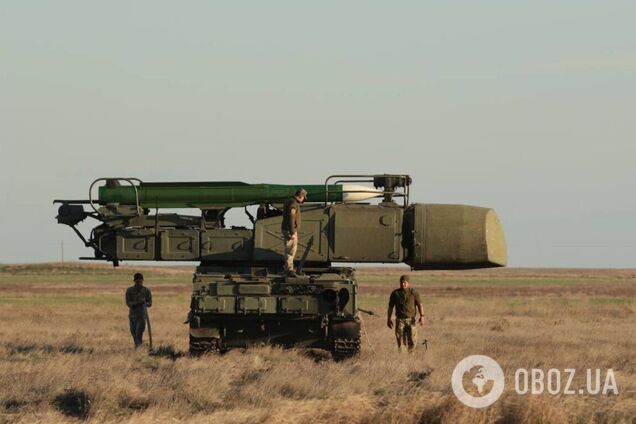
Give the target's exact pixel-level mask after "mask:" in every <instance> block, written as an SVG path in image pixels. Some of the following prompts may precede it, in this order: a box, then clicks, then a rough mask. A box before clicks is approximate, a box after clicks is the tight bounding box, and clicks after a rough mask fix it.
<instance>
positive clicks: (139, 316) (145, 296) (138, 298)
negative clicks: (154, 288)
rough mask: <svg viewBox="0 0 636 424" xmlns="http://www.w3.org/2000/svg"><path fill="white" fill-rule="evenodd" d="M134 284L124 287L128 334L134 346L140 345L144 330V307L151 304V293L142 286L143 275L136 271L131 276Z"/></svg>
mask: <svg viewBox="0 0 636 424" xmlns="http://www.w3.org/2000/svg"><path fill="white" fill-rule="evenodd" d="M133 281H134V282H135V284H134V285H133V286H131V287H128V289H126V305H127V306H128V320H129V321H130V334H131V335H132V338H133V341H134V342H135V348H136V349H137V348H139V347H141V343H142V339H143V336H144V331H145V330H146V314H147V313H148V312H147V311H146V308H150V307H151V306H152V293H151V292H150V289H149V288H148V287H145V286H144V276H143V275H142V274H141V273H139V272H137V273H135V276H134V277H133Z"/></svg>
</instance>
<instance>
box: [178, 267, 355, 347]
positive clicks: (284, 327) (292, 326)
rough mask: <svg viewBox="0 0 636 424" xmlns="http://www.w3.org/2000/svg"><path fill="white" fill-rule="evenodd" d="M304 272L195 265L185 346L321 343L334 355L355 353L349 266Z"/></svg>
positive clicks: (303, 344) (351, 281) (309, 345)
mask: <svg viewBox="0 0 636 424" xmlns="http://www.w3.org/2000/svg"><path fill="white" fill-rule="evenodd" d="M305 272H306V274H305V275H302V276H298V277H294V278H291V277H284V276H281V275H280V274H270V273H268V272H267V270H266V269H254V268H251V269H245V270H243V271H242V272H237V271H236V269H227V270H226V269H223V268H218V267H205V266H201V267H199V268H198V269H197V272H196V273H195V275H194V280H193V292H192V302H191V311H190V315H189V323H190V352H191V353H192V354H195V355H198V354H203V353H206V352H210V351H219V352H223V351H226V350H228V349H232V348H245V347H249V346H255V345H256V346H258V345H266V344H273V345H281V346H285V347H294V346H298V347H304V348H319V349H324V350H327V351H329V352H331V353H332V355H333V357H334V358H335V359H344V358H348V357H351V356H355V355H356V354H358V353H359V351H360V320H359V318H358V317H357V312H356V302H357V299H356V297H357V283H356V280H355V276H354V273H353V270H352V269H350V268H323V269H307V270H305Z"/></svg>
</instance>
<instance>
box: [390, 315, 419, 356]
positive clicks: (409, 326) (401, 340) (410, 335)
mask: <svg viewBox="0 0 636 424" xmlns="http://www.w3.org/2000/svg"><path fill="white" fill-rule="evenodd" d="M395 339H396V340H397V345H398V350H399V351H400V352H401V351H402V346H408V349H409V352H412V351H413V349H415V345H416V344H417V326H416V322H415V318H398V319H396V320H395Z"/></svg>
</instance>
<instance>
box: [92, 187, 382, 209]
mask: <svg viewBox="0 0 636 424" xmlns="http://www.w3.org/2000/svg"><path fill="white" fill-rule="evenodd" d="M298 187H302V188H304V189H305V190H306V191H307V199H306V201H307V202H324V201H325V200H326V201H328V202H359V201H363V200H368V199H372V198H374V197H379V196H382V194H383V192H382V191H381V190H377V189H374V188H372V187H367V186H363V185H352V184H332V185H328V186H325V185H311V184H309V185H298V186H295V185H293V186H292V185H281V184H247V183H242V182H185V183H144V182H142V183H139V184H138V185H136V186H135V187H133V186H109V184H107V185H104V186H101V187H99V191H98V203H99V204H101V205H105V204H108V203H118V204H120V205H135V204H136V203H137V196H138V199H139V206H141V207H142V208H200V209H208V208H219V207H240V206H247V205H253V204H260V203H281V202H284V201H285V199H288V198H289V197H291V196H293V195H294V193H295V192H296V189H298ZM135 189H136V190H135Z"/></svg>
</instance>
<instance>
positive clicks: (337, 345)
mask: <svg viewBox="0 0 636 424" xmlns="http://www.w3.org/2000/svg"><path fill="white" fill-rule="evenodd" d="M359 354H360V338H356V339H335V340H334V341H333V346H332V348H331V356H332V357H333V359H334V360H335V361H342V360H345V359H349V358H353V357H355V356H357V355H359Z"/></svg>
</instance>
